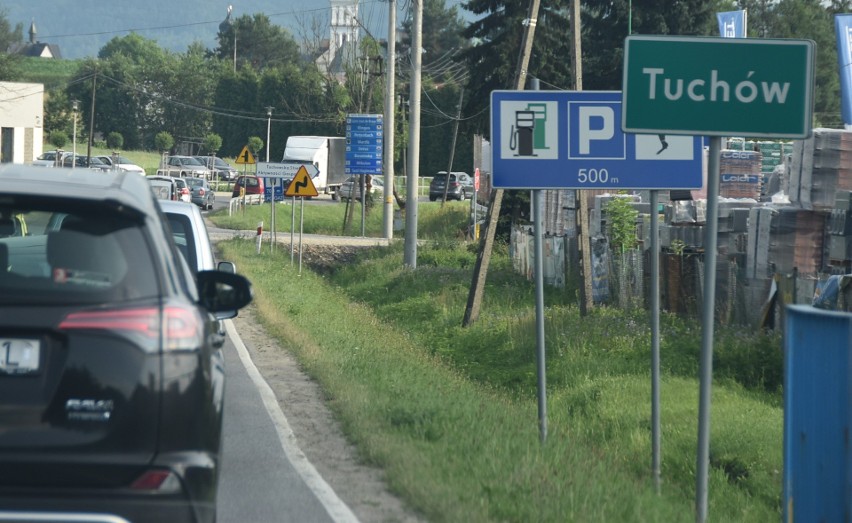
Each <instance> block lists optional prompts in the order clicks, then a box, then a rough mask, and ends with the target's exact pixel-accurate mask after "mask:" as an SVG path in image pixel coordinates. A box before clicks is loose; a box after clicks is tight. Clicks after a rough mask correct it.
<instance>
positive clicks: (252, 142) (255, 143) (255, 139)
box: [248, 136, 263, 156]
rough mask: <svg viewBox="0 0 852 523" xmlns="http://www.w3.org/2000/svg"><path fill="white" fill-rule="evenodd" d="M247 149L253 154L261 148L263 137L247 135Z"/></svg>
mask: <svg viewBox="0 0 852 523" xmlns="http://www.w3.org/2000/svg"><path fill="white" fill-rule="evenodd" d="M248 148H249V151H251V153H252V154H253V155H255V156H257V153H259V152H260V150H261V149H263V139H262V138H261V137H260V136H249V139H248Z"/></svg>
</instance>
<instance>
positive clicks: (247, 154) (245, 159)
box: [234, 145, 255, 165]
mask: <svg viewBox="0 0 852 523" xmlns="http://www.w3.org/2000/svg"><path fill="white" fill-rule="evenodd" d="M234 163H236V164H249V165H254V163H255V162H254V155H252V154H251V151H249V148H248V145H246V146H245V147H243V150H242V151H240V154H239V155H237V159H236V160H234Z"/></svg>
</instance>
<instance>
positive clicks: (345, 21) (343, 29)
mask: <svg viewBox="0 0 852 523" xmlns="http://www.w3.org/2000/svg"><path fill="white" fill-rule="evenodd" d="M357 18H358V0H331V23H330V24H329V25H330V28H331V38H330V40H329V55H330V56H329V62H333V61H334V58H335V56H336V55H337V53H339V52H340V51H341V50H343V49H345V48H349V49H353V50H356V49H357V48H358V35H359V28H358V20H357Z"/></svg>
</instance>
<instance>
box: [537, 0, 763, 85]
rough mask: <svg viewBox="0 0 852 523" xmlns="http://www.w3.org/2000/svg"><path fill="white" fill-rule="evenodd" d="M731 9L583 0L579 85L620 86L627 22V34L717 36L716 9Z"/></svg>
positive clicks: (698, 2)
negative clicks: (581, 65)
mask: <svg viewBox="0 0 852 523" xmlns="http://www.w3.org/2000/svg"><path fill="white" fill-rule="evenodd" d="M731 9H732V5H731V3H730V2H729V1H727V0H709V1H708V0H677V1H672V0H668V1H663V2H629V0H587V1H586V2H584V3H583V12H582V15H581V17H582V21H583V89H586V90H594V89H598V90H620V89H621V80H622V69H623V59H624V39H625V38H626V37H627V36H628V25H629V26H630V32H631V34H652V35H653V34H657V35H697V36H700V35H705V36H706V35H714V36H718V35H719V26H718V23H717V20H716V13H718V12H721V11H730V10H731ZM750 18H751V17H750ZM628 20H630V22H631V23H630V24H628ZM536 40H538V33H536Z"/></svg>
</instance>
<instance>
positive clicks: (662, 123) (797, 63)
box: [622, 36, 815, 523]
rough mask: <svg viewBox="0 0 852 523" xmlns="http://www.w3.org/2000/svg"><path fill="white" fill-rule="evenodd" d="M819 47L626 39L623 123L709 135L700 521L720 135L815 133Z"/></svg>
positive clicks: (702, 517)
mask: <svg viewBox="0 0 852 523" xmlns="http://www.w3.org/2000/svg"><path fill="white" fill-rule="evenodd" d="M814 49H815V45H814V43H813V42H812V41H810V40H768V39H760V38H751V39H746V38H709V37H682V36H628V37H627V39H626V41H625V45H624V76H623V92H624V104H623V106H622V109H623V115H622V127H623V130H624V131H625V132H635V133H664V134H665V135H668V134H674V135H678V134H691V135H695V134H698V135H702V134H703V135H708V136H710V152H709V162H708V172H707V217H706V226H705V239H704V246H705V256H704V289H703V290H704V297H703V305H702V321H701V329H702V336H701V358H700V368H699V382H700V385H699V386H700V393H699V401H698V450H697V464H696V481H695V514H696V521H697V522H698V523H703V522H704V521H706V519H707V497H708V496H707V494H708V472H709V468H710V464H709V457H710V398H711V387H712V383H713V334H714V330H715V314H714V313H715V299H716V254H717V253H716V250H717V249H716V247H717V230H718V216H719V209H718V201H719V155H720V152H721V143H722V137H725V136H746V137H749V136H751V137H772V138H807V137H808V136H810V134H811V122H812V116H813V78H814ZM652 212H656V210H652ZM652 242H653V239H652ZM655 392H656V389H655ZM656 430H659V429H656ZM656 457H657V456H655V459H656ZM654 466H655V467H656V466H657V463H656V461H655V462H654Z"/></svg>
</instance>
